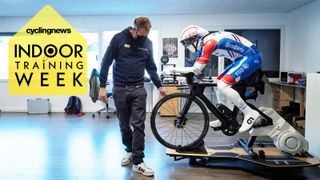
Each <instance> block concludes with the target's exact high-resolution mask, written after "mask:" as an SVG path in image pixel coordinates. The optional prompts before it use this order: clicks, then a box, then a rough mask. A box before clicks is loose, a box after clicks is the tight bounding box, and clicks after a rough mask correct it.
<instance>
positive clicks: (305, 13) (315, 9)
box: [285, 0, 320, 72]
mask: <svg viewBox="0 0 320 180" xmlns="http://www.w3.org/2000/svg"><path fill="white" fill-rule="evenodd" d="M319 10H320V1H319V0H316V1H313V2H312V3H310V4H308V5H306V6H303V7H302V8H300V9H297V10H295V11H293V12H291V13H289V14H288V23H287V24H288V25H287V33H286V34H287V36H286V39H287V41H286V58H285V67H286V69H285V70H286V71H291V70H294V71H301V72H316V71H320V53H319V47H320V41H319V33H320V11H319Z"/></svg>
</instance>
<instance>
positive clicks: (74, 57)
mask: <svg viewBox="0 0 320 180" xmlns="http://www.w3.org/2000/svg"><path fill="white" fill-rule="evenodd" d="M86 91H87V43H86V40H85V39H84V38H83V37H82V36H81V35H80V34H79V33H78V32H77V31H76V30H75V29H74V28H73V27H72V26H71V25H70V24H69V23H68V22H67V21H66V20H65V19H64V18H63V17H62V16H61V15H59V13H58V12H56V11H55V10H54V9H53V8H52V7H51V6H49V5H46V6H45V7H43V8H42V9H41V10H40V11H39V12H38V13H37V14H36V15H35V16H34V17H33V18H32V19H31V20H30V21H29V22H27V23H26V24H25V25H24V26H23V27H22V28H21V29H20V30H19V31H18V32H17V33H16V35H15V36H14V37H13V38H12V39H10V41H9V94H10V95H83V94H86Z"/></svg>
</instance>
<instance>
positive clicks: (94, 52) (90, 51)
mask: <svg viewBox="0 0 320 180" xmlns="http://www.w3.org/2000/svg"><path fill="white" fill-rule="evenodd" d="M81 35H82V36H83V37H84V38H85V39H86V41H87V77H88V79H89V78H90V75H91V72H92V69H94V68H96V69H97V70H99V69H100V68H99V67H100V61H99V59H98V54H99V34H98V33H81Z"/></svg>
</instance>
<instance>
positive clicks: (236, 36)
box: [234, 34, 241, 42]
mask: <svg viewBox="0 0 320 180" xmlns="http://www.w3.org/2000/svg"><path fill="white" fill-rule="evenodd" d="M234 36H235V37H236V38H237V40H238V41H239V42H241V41H240V38H239V37H238V35H236V34H234Z"/></svg>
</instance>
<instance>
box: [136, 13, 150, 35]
mask: <svg viewBox="0 0 320 180" xmlns="http://www.w3.org/2000/svg"><path fill="white" fill-rule="evenodd" d="M150 29H151V21H150V19H149V18H147V17H144V16H138V17H136V18H135V19H134V21H133V30H134V32H135V33H134V34H133V37H134V38H137V37H139V36H143V37H147V36H148V34H149V32H150Z"/></svg>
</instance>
